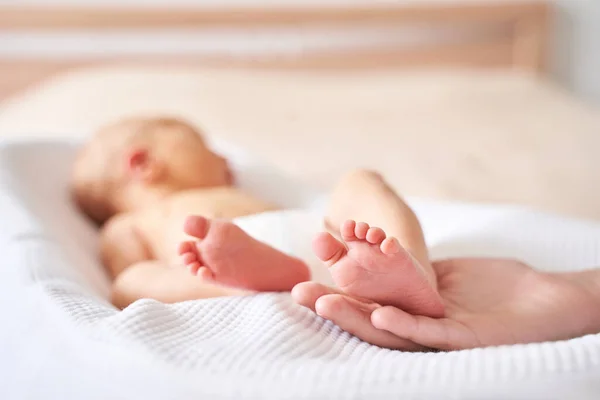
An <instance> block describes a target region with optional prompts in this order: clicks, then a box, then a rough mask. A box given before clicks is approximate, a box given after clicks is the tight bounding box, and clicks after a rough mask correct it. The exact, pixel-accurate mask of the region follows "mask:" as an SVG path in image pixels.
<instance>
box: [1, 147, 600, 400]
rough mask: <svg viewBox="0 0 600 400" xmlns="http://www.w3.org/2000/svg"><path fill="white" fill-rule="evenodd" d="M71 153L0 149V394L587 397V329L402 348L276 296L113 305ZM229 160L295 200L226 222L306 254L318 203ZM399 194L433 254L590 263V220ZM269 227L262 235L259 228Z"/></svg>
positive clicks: (591, 363) (265, 187) (259, 183)
mask: <svg viewBox="0 0 600 400" xmlns="http://www.w3.org/2000/svg"><path fill="white" fill-rule="evenodd" d="M74 149H75V145H74V144H71V143H66V142H60V141H56V142H47V143H39V142H32V143H26V142H15V143H12V144H11V143H4V144H3V145H2V146H0V215H1V217H0V221H2V222H1V226H0V251H2V252H3V254H4V256H3V257H4V259H3V262H2V273H1V275H0V296H2V297H3V298H2V302H1V303H0V304H1V305H2V310H0V311H1V312H2V316H3V327H2V329H0V339H2V341H1V343H2V348H1V349H0V351H1V352H2V354H0V398H2V399H23V398H27V399H45V400H47V399H83V398H85V399H128V400H131V399H141V398H143V399H145V400H151V399H166V398H168V399H192V398H194V399H199V398H209V399H219V398H230V399H240V398H260V399H286V398H294V399H296V398H305V399H308V398H310V399H325V398H340V399H341V398H346V399H378V398H382V399H383V398H385V399H387V398H389V399H398V398H410V399H412V398H415V399H416V398H419V399H421V398H424V399H432V398H433V399H437V398H469V399H488V398H490V399H491V398H494V399H496V398H497V399H523V398H527V399H551V398H557V399H558V398H566V397H569V398H580V399H588V398H589V399H592V398H597V396H598V393H600V335H589V336H586V337H582V338H577V339H573V340H569V341H562V342H557V343H541V344H531V345H522V346H504V347H497V348H486V349H476V350H469V351H459V352H448V353H405V352H398V351H390V350H385V349H380V348H378V347H375V346H371V345H368V344H366V343H364V342H361V341H359V340H358V339H356V338H354V337H352V336H350V335H349V334H348V333H345V332H343V331H342V330H340V329H339V328H337V327H336V326H335V325H333V324H332V323H330V322H327V321H324V320H322V319H321V318H319V317H317V316H315V315H314V314H313V313H312V312H311V311H309V310H307V309H304V308H301V307H298V306H296V305H294V304H293V303H292V302H291V300H290V297H289V296H288V295H287V294H262V295H257V296H252V297H246V298H220V299H212V300H204V301H189V302H184V303H178V304H172V305H166V304H162V303H159V302H156V301H153V300H141V301H138V302H136V303H134V304H132V305H131V306H130V307H128V308H126V309H125V310H123V311H118V310H116V309H115V308H113V307H112V306H111V305H110V304H109V302H108V301H107V294H108V281H107V279H106V276H105V275H104V273H103V271H102V268H101V266H100V265H99V264H98V261H97V258H96V256H95V255H96V253H95V251H96V239H97V238H96V232H95V231H94V230H93V229H92V227H91V226H90V225H89V224H88V223H87V222H86V221H85V220H84V219H83V218H82V217H81V216H80V215H79V214H78V213H77V211H76V210H75V209H74V207H73V206H72V205H71V204H70V202H69V201H68V194H67V191H66V179H67V177H68V172H69V168H70V163H71V160H72V157H73V154H74ZM233 157H234V159H236V160H237V161H238V167H241V168H243V170H244V171H246V172H245V175H244V176H243V177H242V184H244V185H248V186H251V187H254V188H255V189H256V190H258V191H260V192H261V193H263V194H264V195H265V196H267V197H272V198H273V199H277V198H278V199H279V200H280V202H281V203H284V204H286V205H288V206H290V207H296V208H305V210H297V211H293V212H284V213H272V214H269V215H266V216H262V217H252V218H248V219H245V220H241V221H239V223H240V224H241V225H242V226H243V227H244V228H245V229H247V230H248V231H250V233H253V234H255V235H256V236H258V237H259V238H261V239H263V240H265V241H268V242H271V243H273V244H274V245H276V246H278V247H280V248H282V249H283V250H285V251H289V252H292V253H295V254H296V255H299V256H307V257H309V254H308V248H309V246H308V243H309V241H310V237H309V236H310V234H311V233H312V232H314V231H315V230H317V229H318V228H319V223H320V216H319V204H322V201H324V198H322V197H320V196H318V195H317V193H314V192H311V191H310V190H309V189H303V188H302V187H301V186H299V185H295V186H294V187H296V188H297V189H296V191H293V190H292V186H289V185H288V186H285V185H284V184H283V183H282V182H283V180H282V179H283V178H282V177H281V176H280V175H278V174H276V173H272V174H270V175H271V176H270V178H269V179H266V178H265V176H266V175H269V171H270V170H269V169H267V168H264V167H261V166H259V165H258V164H256V163H254V162H253V161H252V160H251V158H244V156H243V155H242V153H237V154H234V155H233ZM273 181H275V182H278V184H277V185H273V184H272V183H269V182H273ZM275 189H277V190H275ZM284 195H285V196H284ZM286 196H287V198H286ZM412 202H413V204H414V206H415V208H416V211H417V213H418V214H419V216H420V217H421V218H422V220H423V224H424V228H425V231H426V236H427V240H428V241H429V243H430V245H431V247H432V253H433V255H434V256H435V257H446V256H459V255H490V256H496V255H499V256H502V255H503V256H515V257H519V258H522V259H524V260H526V261H528V262H530V263H533V264H535V265H536V266H538V267H540V268H545V269H552V270H560V269H567V268H571V269H574V268H585V267H590V266H597V265H600V225H599V224H596V223H589V222H585V221H580V220H569V219H563V218H559V217H556V216H552V215H546V214H542V213H537V212H533V211H530V210H527V209H521V208H514V207H490V206H486V207H483V206H475V205H468V204H448V203H434V202H426V201H422V200H413V201H412ZM266 226H269V227H275V228H274V232H275V234H273V235H266V234H265V232H266V231H265V230H264V229H263V228H264V227H266ZM309 261H310V260H309ZM311 263H312V261H311Z"/></svg>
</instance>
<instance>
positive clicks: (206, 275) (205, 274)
mask: <svg viewBox="0 0 600 400" xmlns="http://www.w3.org/2000/svg"><path fill="white" fill-rule="evenodd" d="M196 275H197V276H198V277H199V278H200V279H202V280H205V281H211V280H213V279H215V275H214V274H213V272H212V271H211V270H210V269H209V268H208V267H204V266H202V267H200V268H198V270H197V272H196Z"/></svg>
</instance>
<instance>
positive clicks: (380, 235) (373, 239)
mask: <svg viewBox="0 0 600 400" xmlns="http://www.w3.org/2000/svg"><path fill="white" fill-rule="evenodd" d="M366 238H367V242H369V243H371V244H379V243H381V242H382V241H383V239H385V232H384V231H383V229H381V228H375V227H371V228H369V230H368V231H367V236H366Z"/></svg>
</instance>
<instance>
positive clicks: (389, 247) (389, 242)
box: [379, 237, 401, 255]
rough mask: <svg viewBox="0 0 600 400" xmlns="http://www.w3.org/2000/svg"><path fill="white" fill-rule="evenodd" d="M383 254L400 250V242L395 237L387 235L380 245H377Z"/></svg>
mask: <svg viewBox="0 0 600 400" xmlns="http://www.w3.org/2000/svg"><path fill="white" fill-rule="evenodd" d="M379 248H380V249H381V252H382V253H383V254H388V255H391V254H396V253H398V252H399V251H400V248H401V247H400V242H398V239H396V238H395V237H388V238H385V239H384V240H383V242H381V246H380V247H379Z"/></svg>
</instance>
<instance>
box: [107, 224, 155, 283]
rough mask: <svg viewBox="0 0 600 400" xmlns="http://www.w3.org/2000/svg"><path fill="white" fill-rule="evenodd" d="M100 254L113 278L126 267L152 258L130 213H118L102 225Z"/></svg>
mask: <svg viewBox="0 0 600 400" xmlns="http://www.w3.org/2000/svg"><path fill="white" fill-rule="evenodd" d="M100 255H101V257H102V262H103V264H104V266H105V267H106V269H107V270H108V272H109V273H110V275H111V277H112V278H113V279H115V278H116V277H117V276H118V275H119V274H120V273H121V272H123V270H125V269H126V268H127V267H129V266H131V265H133V264H135V263H137V262H140V261H147V260H151V259H152V254H151V253H150V251H149V249H148V246H147V243H146V239H145V237H144V236H143V234H142V233H141V232H140V230H139V228H138V227H136V224H135V217H134V216H133V215H131V214H119V215H117V216H115V217H113V218H111V219H110V220H109V221H108V222H107V223H106V225H104V227H103V229H102V231H101V233H100Z"/></svg>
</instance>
